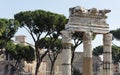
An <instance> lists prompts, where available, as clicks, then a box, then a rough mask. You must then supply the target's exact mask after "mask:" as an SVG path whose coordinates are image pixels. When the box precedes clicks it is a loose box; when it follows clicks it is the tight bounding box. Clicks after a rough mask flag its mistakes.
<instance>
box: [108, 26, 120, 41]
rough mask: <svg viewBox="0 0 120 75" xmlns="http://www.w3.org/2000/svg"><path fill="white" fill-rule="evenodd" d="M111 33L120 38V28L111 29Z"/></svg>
mask: <svg viewBox="0 0 120 75" xmlns="http://www.w3.org/2000/svg"><path fill="white" fill-rule="evenodd" d="M110 33H112V34H113V37H114V38H115V39H117V40H120V28H119V29H116V30H112V31H110Z"/></svg>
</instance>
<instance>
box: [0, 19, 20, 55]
mask: <svg viewBox="0 0 120 75" xmlns="http://www.w3.org/2000/svg"><path fill="white" fill-rule="evenodd" d="M0 27H1V28H0V49H1V51H0V54H2V53H3V48H5V46H6V44H7V42H8V41H10V40H11V38H12V37H13V36H14V35H15V33H16V32H17V30H18V28H19V22H18V21H16V20H14V19H4V18H0Z"/></svg>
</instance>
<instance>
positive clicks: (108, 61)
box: [103, 33, 113, 75]
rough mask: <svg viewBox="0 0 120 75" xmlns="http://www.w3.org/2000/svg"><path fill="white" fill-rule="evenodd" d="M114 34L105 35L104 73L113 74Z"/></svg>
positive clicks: (105, 74) (104, 74) (106, 74)
mask: <svg viewBox="0 0 120 75" xmlns="http://www.w3.org/2000/svg"><path fill="white" fill-rule="evenodd" d="M111 41H112V34H110V33H108V34H104V35H103V75H113V74H112V51H111V47H112V42H111Z"/></svg>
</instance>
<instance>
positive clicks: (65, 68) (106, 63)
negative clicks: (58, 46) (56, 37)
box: [61, 6, 113, 75]
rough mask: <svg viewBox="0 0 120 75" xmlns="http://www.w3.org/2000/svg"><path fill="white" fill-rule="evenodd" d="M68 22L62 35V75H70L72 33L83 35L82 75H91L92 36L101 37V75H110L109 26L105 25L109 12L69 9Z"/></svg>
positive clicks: (78, 8)
mask: <svg viewBox="0 0 120 75" xmlns="http://www.w3.org/2000/svg"><path fill="white" fill-rule="evenodd" d="M69 12H70V16H69V21H68V23H67V24H66V30H63V31H62V32H61V33H62V37H63V38H62V43H63V52H62V53H63V55H62V56H63V60H62V75H71V62H70V61H71V36H72V34H73V33H74V32H82V33H83V48H84V58H83V63H84V64H83V75H93V73H92V44H91V42H92V37H93V34H102V35H103V45H104V47H103V50H104V54H103V75H113V74H112V68H111V66H112V58H111V40H112V35H111V34H110V33H109V25H108V24H107V23H106V21H105V20H106V18H107V16H106V14H107V13H109V12H110V10H107V9H104V10H98V9H96V8H92V9H85V8H83V7H80V6H77V7H73V8H70V9H69Z"/></svg>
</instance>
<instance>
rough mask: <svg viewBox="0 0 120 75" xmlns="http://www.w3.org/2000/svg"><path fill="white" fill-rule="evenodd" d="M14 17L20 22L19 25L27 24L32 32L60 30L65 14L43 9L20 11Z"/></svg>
mask: <svg viewBox="0 0 120 75" xmlns="http://www.w3.org/2000/svg"><path fill="white" fill-rule="evenodd" d="M14 17H15V19H16V20H18V21H19V22H20V23H21V27H23V26H27V27H28V28H29V29H30V30H31V31H32V32H33V33H34V34H38V33H42V32H49V33H51V32H53V31H58V32H60V30H63V29H64V25H65V23H66V17H65V16H63V15H59V14H55V13H52V12H49V11H44V10H36V11H26V12H20V13H17V14H16V15H15V16H14Z"/></svg>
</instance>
